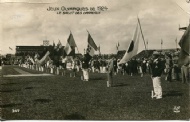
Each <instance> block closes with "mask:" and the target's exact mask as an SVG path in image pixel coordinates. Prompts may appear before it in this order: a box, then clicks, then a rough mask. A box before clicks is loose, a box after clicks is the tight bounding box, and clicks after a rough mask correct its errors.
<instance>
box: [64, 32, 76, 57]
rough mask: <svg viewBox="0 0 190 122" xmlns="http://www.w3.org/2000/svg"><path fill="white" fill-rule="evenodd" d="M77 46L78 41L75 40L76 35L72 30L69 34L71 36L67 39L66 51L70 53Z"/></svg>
mask: <svg viewBox="0 0 190 122" xmlns="http://www.w3.org/2000/svg"><path fill="white" fill-rule="evenodd" d="M75 47H77V45H76V43H75V40H74V37H73V34H72V33H71V32H70V35H69V38H68V39H67V44H66V46H65V48H64V50H65V52H66V54H67V55H69V54H70V53H71V51H72V50H73V49H74V48H75Z"/></svg>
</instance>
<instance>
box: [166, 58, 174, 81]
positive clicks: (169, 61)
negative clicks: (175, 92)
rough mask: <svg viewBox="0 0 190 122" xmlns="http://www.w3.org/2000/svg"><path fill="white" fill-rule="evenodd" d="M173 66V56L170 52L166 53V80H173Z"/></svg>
mask: <svg viewBox="0 0 190 122" xmlns="http://www.w3.org/2000/svg"><path fill="white" fill-rule="evenodd" d="M172 67H173V62H172V56H171V55H170V54H168V55H166V73H167V75H166V78H165V80H167V81H169V82H171V81H172Z"/></svg>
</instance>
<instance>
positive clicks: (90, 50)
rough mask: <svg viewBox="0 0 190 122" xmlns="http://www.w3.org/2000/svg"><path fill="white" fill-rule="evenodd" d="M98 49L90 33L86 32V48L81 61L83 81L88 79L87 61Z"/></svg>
mask: <svg viewBox="0 0 190 122" xmlns="http://www.w3.org/2000/svg"><path fill="white" fill-rule="evenodd" d="M97 50H98V47H97V46H96V44H95V42H94V40H93V39H92V37H91V35H90V33H89V32H88V46H87V49H86V54H85V55H84V58H83V61H82V71H83V79H84V81H88V80H89V73H88V68H89V62H90V60H91V58H92V57H93V56H94V53H95V51H97Z"/></svg>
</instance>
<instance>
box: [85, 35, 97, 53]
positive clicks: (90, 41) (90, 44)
mask: <svg viewBox="0 0 190 122" xmlns="http://www.w3.org/2000/svg"><path fill="white" fill-rule="evenodd" d="M97 50H98V47H97V46H96V44H95V42H94V40H93V39H92V37H91V35H90V33H89V32H88V46H87V49H86V53H87V54H89V55H90V56H91V57H92V56H93V55H94V53H95V51H97Z"/></svg>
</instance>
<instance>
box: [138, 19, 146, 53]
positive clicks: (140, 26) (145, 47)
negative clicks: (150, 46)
mask: <svg viewBox="0 0 190 122" xmlns="http://www.w3.org/2000/svg"><path fill="white" fill-rule="evenodd" d="M137 19H138V23H139V25H140V30H141V35H142V39H143V42H144V47H145V50H147V49H146V43H145V39H144V35H143V32H142V28H141V23H140V19H139V17H138V16H137Z"/></svg>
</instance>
